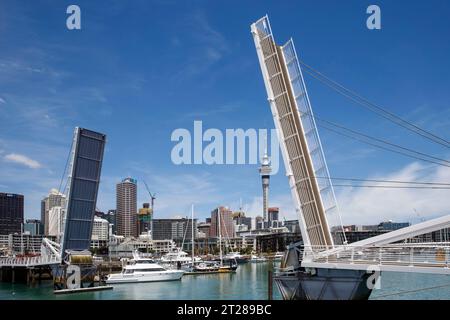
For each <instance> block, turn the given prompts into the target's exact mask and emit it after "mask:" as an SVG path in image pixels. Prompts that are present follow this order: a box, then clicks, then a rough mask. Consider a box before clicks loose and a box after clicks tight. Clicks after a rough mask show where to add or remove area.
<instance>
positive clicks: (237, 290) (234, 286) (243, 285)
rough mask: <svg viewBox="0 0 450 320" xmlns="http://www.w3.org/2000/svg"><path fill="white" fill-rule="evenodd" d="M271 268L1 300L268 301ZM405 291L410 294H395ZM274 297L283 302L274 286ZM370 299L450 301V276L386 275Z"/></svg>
mask: <svg viewBox="0 0 450 320" xmlns="http://www.w3.org/2000/svg"><path fill="white" fill-rule="evenodd" d="M270 268H272V263H270V262H269V263H247V264H243V265H240V266H239V268H238V270H237V271H236V273H234V274H213V275H195V276H190V275H185V276H183V278H182V279H181V281H171V282H153V283H136V284H120V285H114V289H113V290H107V291H97V292H84V293H75V294H65V295H55V294H54V293H53V287H52V283H51V281H45V282H42V283H41V285H39V286H36V287H34V288H31V287H27V286H26V285H23V284H10V283H0V300H10V299H17V300H20V299H25V300H29V299H44V300H80V299H82V300H127V299H129V300H146V299H150V300H180V299H187V300H191V299H192V300H194V299H195V300H244V299H245V300H259V299H261V300H266V299H267V291H268V281H267V279H268V271H269V270H270ZM431 287H433V289H428V290H423V289H425V288H431ZM416 290H419V291H416ZM405 291H411V292H409V293H403V294H399V295H398V294H396V293H398V292H405ZM273 298H274V299H275V300H280V299H281V295H280V293H279V291H278V289H277V288H276V285H275V284H274V286H273ZM370 298H371V299H388V300H392V299H450V276H444V275H430V274H415V273H390V272H386V273H383V274H382V277H381V289H378V290H374V291H373V293H372V295H371V297H370Z"/></svg>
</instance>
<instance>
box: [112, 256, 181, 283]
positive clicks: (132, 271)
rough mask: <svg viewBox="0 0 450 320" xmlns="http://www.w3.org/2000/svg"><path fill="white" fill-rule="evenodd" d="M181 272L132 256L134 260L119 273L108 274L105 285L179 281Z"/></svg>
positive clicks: (150, 260)
mask: <svg viewBox="0 0 450 320" xmlns="http://www.w3.org/2000/svg"><path fill="white" fill-rule="evenodd" d="M183 274H184V271H183V270H173V269H168V268H165V267H163V266H161V265H159V264H157V263H155V261H154V260H152V259H149V258H141V257H139V256H138V255H137V254H134V258H133V259H132V260H130V261H129V263H128V264H127V265H125V266H124V267H123V270H122V272H121V273H112V274H109V275H108V277H107V279H106V283H130V282H153V281H171V280H180V279H181V277H182V276H183Z"/></svg>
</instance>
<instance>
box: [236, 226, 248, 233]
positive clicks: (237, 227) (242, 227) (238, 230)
mask: <svg viewBox="0 0 450 320" xmlns="http://www.w3.org/2000/svg"><path fill="white" fill-rule="evenodd" d="M234 230H235V232H236V233H237V232H243V231H248V230H249V229H248V226H247V225H246V224H235V225H234Z"/></svg>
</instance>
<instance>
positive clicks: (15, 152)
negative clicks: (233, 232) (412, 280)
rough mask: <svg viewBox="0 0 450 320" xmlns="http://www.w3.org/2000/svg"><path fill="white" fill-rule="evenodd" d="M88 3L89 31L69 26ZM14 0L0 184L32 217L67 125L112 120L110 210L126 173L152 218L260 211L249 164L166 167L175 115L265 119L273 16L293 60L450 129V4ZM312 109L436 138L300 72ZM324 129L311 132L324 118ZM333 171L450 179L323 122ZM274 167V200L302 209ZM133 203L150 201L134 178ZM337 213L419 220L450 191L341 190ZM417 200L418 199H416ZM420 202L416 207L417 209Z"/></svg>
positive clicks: (4, 50) (2, 75)
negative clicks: (257, 41) (259, 40)
mask: <svg viewBox="0 0 450 320" xmlns="http://www.w3.org/2000/svg"><path fill="white" fill-rule="evenodd" d="M70 4H77V5H79V6H80V8H81V15H82V22H81V24H82V29H81V30H74V31H69V30H68V29H67V28H66V18H67V14H66V8H67V6H68V5H70ZM370 4H373V3H372V2H368V1H356V0H355V1H345V2H343V1H283V2H282V3H277V2H275V1H273V2H271V1H247V2H237V1H220V2H219V1H186V2H182V1H117V0H116V1H81V0H78V1H75V2H73V1H70V2H69V1H39V2H37V1H33V2H29V1H10V0H4V1H2V2H1V3H0V123H1V126H0V191H2V192H13V193H21V194H24V195H25V216H26V217H27V218H31V217H38V216H39V214H40V203H39V201H40V199H41V198H42V197H43V196H45V195H46V194H47V193H48V191H49V190H50V188H55V187H56V188H58V186H59V182H60V178H61V175H62V172H63V169H64V165H65V162H66V157H67V153H68V149H69V147H70V141H71V137H72V134H73V129H74V127H75V126H81V127H86V128H89V129H93V130H97V131H100V132H103V133H106V134H107V136H108V144H107V148H106V153H105V158H104V166H103V171H102V184H101V187H100V193H99V197H98V208H99V209H101V210H108V209H111V208H114V207H115V184H116V183H117V182H119V181H120V180H121V179H122V178H124V177H126V176H133V177H135V178H136V179H138V181H142V180H145V181H146V182H147V184H148V185H149V187H150V189H151V190H152V192H156V194H157V199H156V202H155V214H156V216H155V217H158V216H159V217H173V216H176V215H187V214H189V210H190V204H191V203H195V205H196V208H197V209H196V213H197V215H198V216H199V217H200V218H204V217H206V216H209V214H210V211H211V210H212V209H213V208H214V207H216V206H218V205H228V206H231V207H232V208H234V209H237V208H238V204H239V199H240V198H242V202H243V207H244V209H245V210H246V211H248V213H249V214H250V215H251V216H255V215H257V214H260V212H261V185H260V179H259V175H258V171H257V165H231V166H224V165H216V166H208V165H182V166H176V165H174V164H172V162H171V159H170V152H171V149H172V148H173V146H174V145H175V143H174V142H171V140H170V136H171V133H172V131H173V130H174V129H176V128H187V129H189V130H192V128H193V121H194V120H202V121H203V126H204V128H205V129H206V128H218V129H220V130H225V129H226V128H243V129H248V128H256V129H258V128H272V127H273V120H272V116H271V113H270V109H269V106H268V104H267V100H266V92H265V89H264V84H263V80H262V77H261V72H260V68H259V64H258V60H257V56H256V52H255V48H254V43H253V39H252V36H251V34H250V24H251V23H252V22H254V21H256V20H257V19H259V18H260V17H261V16H263V15H265V14H266V13H267V14H269V17H270V21H271V24H272V29H273V32H274V34H275V39H276V40H277V41H278V42H279V43H284V42H285V41H287V40H288V39H289V38H290V37H292V38H293V39H294V41H295V44H296V48H297V51H298V52H297V53H298V55H299V56H300V58H301V59H302V60H304V61H305V62H306V63H308V64H310V65H312V66H314V67H315V68H316V69H318V70H320V71H322V72H323V73H325V74H327V75H328V76H330V77H331V78H333V79H335V80H337V81H338V82H340V83H342V84H344V85H346V86H347V87H349V88H351V89H353V90H354V91H356V92H358V93H360V94H362V95H363V96H365V97H367V98H369V99H370V100H372V101H374V102H376V103H379V104H381V105H383V106H385V107H386V108H388V109H389V110H390V111H392V112H394V113H396V114H398V115H400V116H402V117H404V118H406V119H408V120H410V121H412V122H414V123H416V124H418V125H420V126H422V127H424V128H425V129H427V130H430V131H432V132H434V133H436V134H438V135H440V136H443V137H444V138H446V139H448V138H449V134H448V132H449V129H450V106H449V103H448V102H449V101H450V91H449V90H448V88H449V84H450V61H449V59H448V57H449V56H450V41H448V38H449V32H450V20H449V19H448V18H447V15H448V12H450V3H448V1H444V0H442V1H430V2H425V1H422V2H417V3H416V2H411V1H395V2H394V1H377V2H376V4H378V5H379V6H380V8H381V17H382V29H381V30H368V29H367V28H366V19H367V17H368V15H367V14H366V13H365V12H366V8H367V6H368V5H370ZM305 81H306V84H307V87H308V90H309V95H310V98H311V102H312V107H313V109H314V112H315V113H316V115H318V116H320V117H322V118H325V119H328V120H330V121H335V122H338V123H341V124H344V125H346V126H348V127H351V128H353V129H356V130H360V131H363V132H365V133H367V134H371V135H374V136H377V137H383V138H386V139H389V140H391V141H393V142H395V143H398V144H402V145H404V146H407V147H411V148H415V149H418V150H420V151H422V152H426V153H430V154H433V155H436V156H440V157H445V158H448V156H449V152H448V149H446V148H444V147H442V146H439V145H435V144H432V143H430V142H429V141H427V140H425V139H422V138H420V137H418V136H415V135H412V134H411V133H409V132H408V131H405V130H403V129H400V128H398V127H397V126H395V125H393V124H392V123H389V122H386V121H385V120H383V119H381V118H379V117H377V116H375V115H374V114H372V113H369V112H367V111H365V110H363V109H361V108H360V107H358V106H357V105H355V104H353V103H352V102H350V101H349V100H347V99H345V98H343V97H342V96H339V95H338V94H336V93H335V92H333V91H332V90H330V89H329V88H327V87H325V86H324V85H323V84H321V83H320V82H318V81H317V80H315V79H313V78H311V77H310V76H308V75H305ZM319 130H320V129H319ZM320 136H321V139H322V144H323V147H324V150H325V155H326V157H327V160H328V165H329V169H330V172H331V175H332V176H335V177H358V178H365V177H369V178H374V177H376V178H387V179H389V178H401V179H403V180H416V179H422V180H427V181H441V182H445V181H447V182H448V181H449V180H450V173H449V171H450V170H449V169H448V168H444V167H436V166H432V165H429V164H426V163H419V162H414V161H413V160H412V159H410V158H405V157H403V156H400V155H394V154H391V153H387V152H383V151H381V150H377V149H373V148H371V147H370V146H367V145H364V144H360V143H358V142H355V141H352V140H347V139H346V138H344V137H341V136H336V135H335V134H333V133H331V132H327V131H324V130H320ZM283 172H284V169H283V168H281V169H280V171H279V173H278V174H277V175H275V176H273V177H272V181H271V191H270V192H271V194H270V197H271V198H270V199H271V205H273V206H279V207H281V214H282V215H284V216H286V217H287V218H288V219H289V218H293V217H295V215H294V212H293V209H292V208H293V206H292V201H291V198H290V194H289V188H288V183H287V180H286V177H285V176H284V174H283ZM138 188H139V195H138V201H139V205H141V203H142V202H144V201H148V195H147V194H146V192H145V189H144V186H143V184H142V183H141V182H139V186H138ZM336 193H337V198H338V202H339V204H340V207H341V211H342V215H343V217H344V222H347V223H374V222H378V221H380V220H386V219H393V220H402V219H404V220H411V221H414V220H417V219H418V218H419V215H420V216H421V217H430V216H434V215H442V214H446V213H449V209H448V208H449V207H450V200H448V199H450V197H449V193H448V190H444V191H435V190H433V191H429V190H426V191H423V190H421V191H417V190H394V191H393V190H378V189H377V190H361V189H349V188H346V189H342V188H336ZM414 209H416V211H414ZM416 212H418V213H419V215H418V214H416Z"/></svg>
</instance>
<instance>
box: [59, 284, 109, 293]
mask: <svg viewBox="0 0 450 320" xmlns="http://www.w3.org/2000/svg"><path fill="white" fill-rule="evenodd" d="M113 288H114V287H113V286H98V287H88V288H78V289H61V290H54V291H53V293H54V294H68V293H79V292H89V291H104V290H112V289H113Z"/></svg>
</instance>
